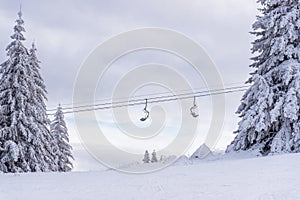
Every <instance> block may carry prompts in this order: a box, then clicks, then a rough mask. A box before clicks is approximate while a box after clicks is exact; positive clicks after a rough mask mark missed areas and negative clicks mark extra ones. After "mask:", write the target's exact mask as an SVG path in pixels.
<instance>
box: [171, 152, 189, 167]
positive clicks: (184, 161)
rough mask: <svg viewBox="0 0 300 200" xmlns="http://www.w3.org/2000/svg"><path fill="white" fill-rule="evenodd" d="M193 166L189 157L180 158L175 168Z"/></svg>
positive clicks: (175, 163)
mask: <svg viewBox="0 0 300 200" xmlns="http://www.w3.org/2000/svg"><path fill="white" fill-rule="evenodd" d="M190 164H192V162H191V160H190V159H189V158H188V157H187V156H184V155H183V156H180V157H179V158H178V159H177V160H176V161H175V162H174V163H173V165H174V166H178V165H179V166H180V165H190Z"/></svg>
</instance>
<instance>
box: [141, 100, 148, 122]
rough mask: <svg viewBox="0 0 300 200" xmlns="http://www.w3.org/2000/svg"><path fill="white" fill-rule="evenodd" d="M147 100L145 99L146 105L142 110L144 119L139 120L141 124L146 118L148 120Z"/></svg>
mask: <svg viewBox="0 0 300 200" xmlns="http://www.w3.org/2000/svg"><path fill="white" fill-rule="evenodd" d="M147 101H148V100H147V99H146V104H145V108H144V110H143V111H144V113H145V117H142V118H141V119H140V120H141V121H142V122H144V121H146V120H147V119H148V118H149V114H150V113H149V111H148V110H147V103H148V102H147Z"/></svg>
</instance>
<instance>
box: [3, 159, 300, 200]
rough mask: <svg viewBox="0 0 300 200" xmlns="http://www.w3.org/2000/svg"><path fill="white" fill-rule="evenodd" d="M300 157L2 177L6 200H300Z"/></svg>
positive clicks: (4, 175) (222, 160)
mask: <svg viewBox="0 0 300 200" xmlns="http://www.w3.org/2000/svg"><path fill="white" fill-rule="evenodd" d="M299 166H300V155H299V154H293V155H281V156H273V157H265V158H262V157H260V158H247V159H233V158H232V157H231V159H226V158H225V159H221V160H216V161H206V162H201V163H198V164H194V165H177V166H171V167H168V168H167V169H164V170H162V171H159V172H156V173H150V174H144V175H132V174H124V173H119V172H116V171H112V170H109V171H107V170H105V171H100V172H72V173H61V174H59V173H50V174H3V175H0V199H1V200H2V199H3V200H4V199H5V200H14V199H31V200H35V199H37V200H40V199H46V200H47V199H49V200H53V199H72V200H77V199H84V200H88V199H292V200H294V199H300V179H299V177H300V167H299Z"/></svg>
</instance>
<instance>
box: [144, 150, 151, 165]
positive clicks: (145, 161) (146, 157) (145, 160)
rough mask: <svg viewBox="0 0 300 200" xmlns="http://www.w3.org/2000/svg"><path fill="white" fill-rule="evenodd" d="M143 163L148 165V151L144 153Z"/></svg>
mask: <svg viewBox="0 0 300 200" xmlns="http://www.w3.org/2000/svg"><path fill="white" fill-rule="evenodd" d="M143 162H144V163H149V162H150V157H149V152H148V150H146V151H145V154H144V159H143Z"/></svg>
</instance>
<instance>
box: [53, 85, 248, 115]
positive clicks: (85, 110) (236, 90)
mask: <svg viewBox="0 0 300 200" xmlns="http://www.w3.org/2000/svg"><path fill="white" fill-rule="evenodd" d="M246 90H247V89H246V88H241V89H234V90H228V91H219V92H212V93H207V94H198V95H193V96H191V95H190V96H183V97H171V98H166V99H158V100H157V99H153V100H150V101H149V99H148V102H147V103H148V104H150V103H152V104H153V103H164V102H170V101H177V100H185V99H190V98H194V97H197V98H198V97H206V96H215V95H221V94H230V93H236V92H243V91H246ZM144 100H145V99H144ZM143 104H145V102H133V103H130V102H126V104H125V103H124V104H119V105H114V104H111V105H108V106H102V107H94V108H87V109H79V110H73V111H66V112H64V114H72V113H80V112H90V111H97V110H107V109H113V108H122V107H128V106H130V107H131V106H137V105H143ZM48 115H54V113H52V114H48Z"/></svg>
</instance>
